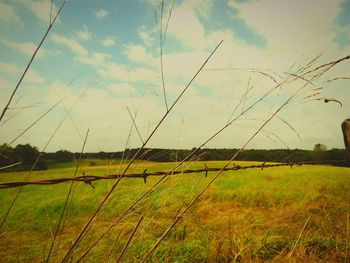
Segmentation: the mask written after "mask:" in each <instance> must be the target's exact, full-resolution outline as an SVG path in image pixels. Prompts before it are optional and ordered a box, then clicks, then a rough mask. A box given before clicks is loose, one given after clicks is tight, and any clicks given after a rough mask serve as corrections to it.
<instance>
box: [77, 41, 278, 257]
mask: <svg viewBox="0 0 350 263" xmlns="http://www.w3.org/2000/svg"><path fill="white" fill-rule="evenodd" d="M220 43H221V42H220ZM282 84H283V83H280V84H278V85H276V86H275V87H273V88H272V89H270V90H269V91H268V92H266V93H265V94H264V95H263V96H262V97H260V98H259V99H258V100H256V101H255V102H254V103H253V104H251V105H250V106H249V107H247V108H246V109H245V110H244V111H243V112H242V113H241V114H240V115H238V116H237V117H236V118H234V119H233V120H231V121H230V122H228V123H227V124H226V125H224V126H223V127H222V128H221V129H219V130H218V131H217V132H216V133H214V134H213V135H212V136H211V137H210V138H208V139H207V140H206V141H205V142H204V143H202V144H201V145H200V146H199V147H197V148H196V149H195V150H194V151H192V152H191V153H190V154H189V155H187V156H186V157H185V158H184V159H183V160H182V161H181V162H180V163H179V164H178V165H176V166H175V167H174V168H173V169H172V170H171V171H170V172H169V173H166V174H165V175H164V176H163V177H162V178H160V179H159V180H158V181H157V182H156V183H155V184H154V185H153V186H152V187H151V188H150V189H148V190H147V191H146V192H145V193H144V194H142V195H141V196H140V197H139V198H138V199H136V200H135V201H134V202H133V203H132V204H131V205H130V206H129V208H127V209H126V210H125V211H124V212H123V213H122V214H121V215H120V216H119V217H118V218H117V219H116V220H115V221H114V222H112V224H111V225H110V226H109V227H108V228H107V229H106V230H105V231H104V232H103V233H102V234H101V235H100V237H99V238H97V239H96V240H95V241H94V242H93V243H92V245H91V246H90V247H89V248H88V249H87V250H86V252H85V253H84V254H83V255H82V256H81V258H80V260H81V259H82V258H84V257H85V256H86V255H87V254H88V253H89V252H90V251H91V250H92V249H93V248H94V247H95V246H96V245H97V244H98V242H99V241H100V240H101V239H102V238H103V237H104V236H105V235H106V234H107V233H108V232H109V231H110V230H111V229H112V228H113V226H114V225H115V224H117V223H118V222H119V221H120V220H121V219H122V218H124V216H125V215H127V214H128V213H129V212H130V211H131V210H132V209H133V207H134V206H135V205H136V204H138V203H139V202H140V201H141V200H142V199H143V198H144V197H145V196H146V195H148V194H149V193H151V192H152V191H153V190H154V188H156V187H157V186H158V185H159V184H160V183H162V182H163V180H164V179H166V178H167V176H168V175H170V174H174V171H175V170H176V169H177V168H178V167H180V166H181V165H182V164H183V163H184V162H185V161H186V160H188V158H190V157H191V156H192V155H194V154H196V153H197V152H198V150H199V149H200V148H201V147H203V146H204V145H206V144H207V143H208V142H209V141H211V140H212V139H214V138H215V137H217V136H218V135H219V134H220V133H221V132H222V131H224V130H225V129H226V128H227V127H229V126H230V125H231V124H232V123H234V122H235V121H236V120H237V119H239V118H240V117H241V116H242V115H244V114H245V113H246V112H248V111H249V110H250V109H252V108H254V107H255V105H257V104H258V103H259V102H261V101H262V100H263V99H264V98H266V97H267V96H268V95H269V94H271V93H272V92H273V91H274V90H276V89H277V88H279V87H280V86H282ZM121 176H124V174H122V175H121Z"/></svg>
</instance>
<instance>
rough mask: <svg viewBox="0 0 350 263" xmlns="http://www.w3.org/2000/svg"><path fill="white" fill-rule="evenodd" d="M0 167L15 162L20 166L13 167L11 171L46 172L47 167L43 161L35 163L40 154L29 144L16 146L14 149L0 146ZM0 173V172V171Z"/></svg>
mask: <svg viewBox="0 0 350 263" xmlns="http://www.w3.org/2000/svg"><path fill="white" fill-rule="evenodd" d="M0 153H1V154H0V166H1V167H4V166H7V165H11V164H14V163H17V162H20V165H17V166H14V167H13V168H11V169H12V170H30V169H32V167H33V166H34V164H35V166H34V167H33V170H46V169H47V166H46V163H45V161H44V160H42V159H40V160H39V161H38V162H36V160H37V158H38V156H39V155H40V152H39V151H38V149H37V148H36V147H33V146H31V145H30V144H18V145H17V146H16V147H15V148H12V147H10V146H8V145H7V144H3V145H1V146H0ZM0 171H1V170H0ZM7 171H8V169H7Z"/></svg>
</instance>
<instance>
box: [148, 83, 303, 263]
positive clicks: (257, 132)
mask: <svg viewBox="0 0 350 263" xmlns="http://www.w3.org/2000/svg"><path fill="white" fill-rule="evenodd" d="M307 84H308V82H307V83H306V84H304V85H303V86H302V87H301V88H300V89H298V90H297V91H296V92H295V93H294V94H293V95H291V96H290V97H289V98H288V99H287V100H286V101H285V102H284V103H283V104H282V105H281V106H280V107H279V108H278V109H277V110H276V111H275V112H274V113H273V114H272V115H271V116H270V117H269V118H268V119H267V120H266V121H265V122H264V123H263V124H262V125H261V126H260V128H259V129H258V130H257V131H256V132H255V133H254V134H253V135H252V136H251V137H250V138H249V139H248V140H247V142H246V143H245V144H244V145H243V147H242V148H240V149H239V150H238V151H236V153H235V154H234V155H233V156H232V158H231V159H230V160H229V161H228V162H227V164H226V165H225V166H224V167H223V168H222V169H221V170H220V171H219V172H218V173H217V174H216V175H215V176H214V177H213V178H212V179H211V180H210V182H209V183H208V184H207V185H206V186H205V187H204V188H203V189H202V190H201V191H200V192H199V193H198V194H197V196H196V197H195V198H194V199H193V200H192V201H191V203H190V204H189V205H188V206H187V207H186V208H185V209H184V210H183V211H182V212H181V213H180V214H179V215H178V216H177V217H176V219H175V220H173V222H172V223H171V224H170V225H169V227H168V228H167V229H166V230H165V231H164V232H163V234H162V236H161V237H160V238H159V239H158V240H157V242H156V243H155V244H154V246H153V247H152V248H151V249H150V251H149V252H148V253H147V255H146V257H145V258H144V259H143V261H142V262H147V261H148V260H149V258H150V257H151V256H152V255H153V253H154V252H155V250H156V249H157V247H158V246H159V244H160V243H161V242H162V240H163V239H164V238H165V237H166V236H167V235H168V233H169V232H170V231H171V229H172V228H173V227H174V226H175V225H176V224H177V222H178V221H179V220H180V219H181V218H182V216H183V215H184V214H185V213H186V212H187V211H188V210H189V209H190V208H191V207H192V206H193V204H194V203H196V202H197V200H198V199H199V198H200V197H201V196H202V195H203V194H204V193H205V192H206V190H207V189H208V188H209V187H210V186H211V185H212V184H213V182H214V181H215V180H216V179H217V178H218V177H219V176H220V174H221V173H222V172H223V170H224V169H225V168H227V167H228V166H229V165H230V164H231V162H232V161H233V160H234V159H235V158H236V157H237V156H238V154H239V153H240V152H241V151H243V150H244V149H245V147H246V146H247V145H248V144H249V143H250V142H251V141H252V140H253V139H254V138H255V137H256V135H258V134H259V133H260V132H261V131H262V129H263V128H264V127H265V126H266V125H267V124H268V123H269V122H270V121H271V120H272V119H273V118H274V117H275V116H276V115H277V113H278V112H280V111H281V110H282V109H283V108H284V107H285V106H286V105H287V104H288V103H289V102H290V101H291V100H292V99H293V98H294V97H295V96H296V95H298V93H299V92H300V91H301V90H302V89H303V88H304V87H306V85H307Z"/></svg>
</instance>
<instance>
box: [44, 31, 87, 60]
mask: <svg viewBox="0 0 350 263" xmlns="http://www.w3.org/2000/svg"><path fill="white" fill-rule="evenodd" d="M51 39H52V41H53V42H55V43H58V44H63V45H65V46H66V47H68V48H69V49H70V50H71V51H72V52H73V53H74V54H76V55H80V56H83V55H86V54H87V53H88V51H87V50H86V49H85V48H84V47H83V46H82V45H81V44H80V43H79V42H78V41H76V40H75V39H73V38H70V37H66V36H62V35H59V34H56V33H53V34H52V35H51Z"/></svg>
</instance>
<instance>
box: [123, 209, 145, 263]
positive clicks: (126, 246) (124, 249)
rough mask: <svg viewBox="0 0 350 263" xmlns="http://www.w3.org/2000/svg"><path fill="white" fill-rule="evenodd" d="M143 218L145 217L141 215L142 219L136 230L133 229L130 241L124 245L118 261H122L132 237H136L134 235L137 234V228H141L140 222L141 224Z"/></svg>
mask: <svg viewBox="0 0 350 263" xmlns="http://www.w3.org/2000/svg"><path fill="white" fill-rule="evenodd" d="M142 219H143V216H141V217H140V219H139V221H138V222H137V224H136V226H135V228H134V230H133V231H132V233H131V235H130V237H129V239H128V241H127V242H126V244H125V246H124V248H123V250H122V252H121V253H120V255H119V257H118V259H117V263H118V262H120V260H121V259H122V257H123V256H124V254H125V251H126V249H127V248H128V246H129V244H130V242H131V239H132V238H133V237H134V235H135V233H136V231H137V229H138V228H139V226H140V224H141V222H142Z"/></svg>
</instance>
